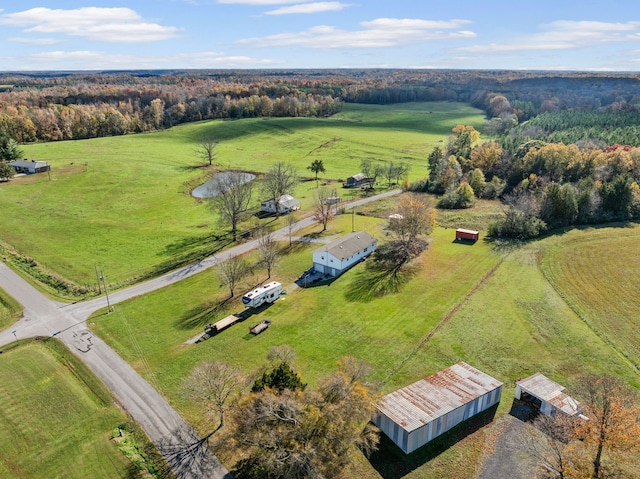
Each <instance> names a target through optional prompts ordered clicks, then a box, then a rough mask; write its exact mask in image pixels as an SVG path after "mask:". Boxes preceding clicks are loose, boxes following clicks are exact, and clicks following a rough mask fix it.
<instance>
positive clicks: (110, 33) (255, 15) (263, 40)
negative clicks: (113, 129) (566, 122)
mask: <svg viewBox="0 0 640 479" xmlns="http://www.w3.org/2000/svg"><path fill="white" fill-rule="evenodd" d="M166 68H177V69H182V68H267V69H274V68H283V69H287V68H454V69H536V70H597V71H600V70H611V71H638V70H640V4H639V3H637V2H636V1H635V0H625V1H618V0H611V1H606V2H605V1H600V0H592V1H589V2H584V1H581V2H577V1H573V0H570V1H563V0H555V1H549V0H537V1H535V2H534V1H518V0H515V1H514V0H511V1H491V0H488V1H484V2H482V1H478V0H474V1H468V0H441V1H437V2H436V1H432V0H384V1H383V0H359V1H358V0H338V1H333V0H328V1H315V0H147V1H133V0H128V1H126V2H122V3H120V4H118V3H116V2H114V1H113V0H109V1H101V0H86V1H77V0H56V1H42V2H34V1H31V0H20V2H18V1H12V2H8V1H4V2H0V70H2V71H15V70H109V69H166Z"/></svg>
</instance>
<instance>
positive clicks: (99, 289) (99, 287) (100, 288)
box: [93, 263, 102, 294]
mask: <svg viewBox="0 0 640 479" xmlns="http://www.w3.org/2000/svg"><path fill="white" fill-rule="evenodd" d="M93 267H94V268H95V269H96V278H98V294H102V286H100V274H99V273H98V265H97V264H96V263H93Z"/></svg>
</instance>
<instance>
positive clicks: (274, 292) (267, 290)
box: [242, 281, 282, 308]
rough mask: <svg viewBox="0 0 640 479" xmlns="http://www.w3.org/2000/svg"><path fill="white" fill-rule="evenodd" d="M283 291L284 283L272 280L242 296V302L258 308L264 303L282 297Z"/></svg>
mask: <svg viewBox="0 0 640 479" xmlns="http://www.w3.org/2000/svg"><path fill="white" fill-rule="evenodd" d="M281 292H282V285H281V284H280V283H278V282H277V281H272V282H270V283H267V284H264V285H262V286H260V287H259V288H256V289H254V290H253V291H251V292H249V293H247V294H245V295H244V296H243V297H242V304H244V305H245V306H248V307H250V308H257V307H259V306H262V305H263V304H264V303H273V302H274V301H275V300H276V299H278V298H279V297H280V293H281Z"/></svg>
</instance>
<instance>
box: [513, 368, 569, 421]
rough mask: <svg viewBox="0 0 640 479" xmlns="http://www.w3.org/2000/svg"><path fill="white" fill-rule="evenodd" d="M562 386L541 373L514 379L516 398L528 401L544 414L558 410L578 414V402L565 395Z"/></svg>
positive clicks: (548, 414)
mask: <svg viewBox="0 0 640 479" xmlns="http://www.w3.org/2000/svg"><path fill="white" fill-rule="evenodd" d="M564 389H565V388H564V386H561V385H560V384H558V383H556V382H554V381H552V380H551V379H549V378H548V377H546V376H544V375H542V374H541V373H535V374H533V375H531V376H529V377H528V378H524V379H520V380H518V381H516V394H515V396H516V399H520V400H524V401H529V402H532V403H533V404H534V406H535V407H536V408H538V409H540V412H541V413H542V414H544V415H546V416H551V415H553V414H555V413H557V412H558V411H560V412H563V413H564V414H567V415H568V416H575V415H576V414H580V403H579V402H577V401H576V400H575V399H573V398H572V397H571V396H568V395H566V394H565V393H564V392H563V391H564Z"/></svg>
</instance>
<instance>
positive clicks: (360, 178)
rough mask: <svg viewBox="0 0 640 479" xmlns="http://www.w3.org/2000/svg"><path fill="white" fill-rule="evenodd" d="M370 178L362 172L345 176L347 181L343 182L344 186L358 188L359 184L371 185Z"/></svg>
mask: <svg viewBox="0 0 640 479" xmlns="http://www.w3.org/2000/svg"><path fill="white" fill-rule="evenodd" d="M371 181H372V180H371V178H369V177H368V176H365V175H364V174H363V173H358V174H357V175H353V176H350V177H349V178H347V182H346V183H345V184H344V187H345V188H359V187H361V186H371Z"/></svg>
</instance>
